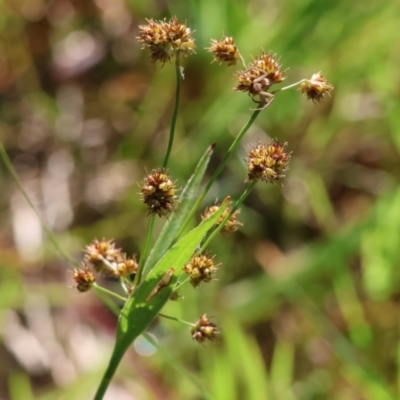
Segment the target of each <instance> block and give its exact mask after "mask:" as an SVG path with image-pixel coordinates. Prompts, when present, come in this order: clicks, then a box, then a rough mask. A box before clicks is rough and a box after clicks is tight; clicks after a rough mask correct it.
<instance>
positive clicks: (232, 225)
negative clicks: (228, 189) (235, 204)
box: [201, 204, 243, 235]
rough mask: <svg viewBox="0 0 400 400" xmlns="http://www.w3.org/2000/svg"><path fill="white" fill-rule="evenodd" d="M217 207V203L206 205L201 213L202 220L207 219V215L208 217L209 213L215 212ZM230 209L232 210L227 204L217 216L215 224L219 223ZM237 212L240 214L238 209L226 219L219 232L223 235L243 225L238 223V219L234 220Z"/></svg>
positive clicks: (237, 214)
mask: <svg viewBox="0 0 400 400" xmlns="http://www.w3.org/2000/svg"><path fill="white" fill-rule="evenodd" d="M219 207H220V206H218V205H217V204H215V205H213V206H211V207H207V208H206V209H205V211H204V213H203V215H202V216H201V218H202V219H203V220H204V219H207V218H208V217H210V216H211V215H213V214H214V213H216V212H217V211H218V210H219ZM231 210H232V207H231V206H228V207H227V208H226V209H225V211H224V212H223V213H222V214H221V216H220V217H219V218H218V221H217V225H219V224H221V222H222V221H223V220H224V219H225V218H226V217H227V216H228V214H229V213H230V212H231ZM239 214H240V210H237V211H235V212H234V213H233V214H232V215H231V216H230V217H229V219H228V220H227V221H226V223H225V225H224V227H223V228H222V229H221V233H222V234H223V235H227V234H229V233H233V232H236V231H237V230H238V227H239V226H242V225H243V224H242V223H240V222H239V221H237V220H236V218H237V217H238V216H239Z"/></svg>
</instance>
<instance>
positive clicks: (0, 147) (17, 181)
mask: <svg viewBox="0 0 400 400" xmlns="http://www.w3.org/2000/svg"><path fill="white" fill-rule="evenodd" d="M0 157H1V158H2V160H3V162H4V165H5V166H6V168H7V170H8V172H9V173H10V175H11V177H12V179H13V181H14V183H15V185H16V186H17V188H18V189H19V191H20V192H21V194H22V196H23V197H24V199H25V201H26V202H27V203H28V205H29V207H30V208H31V209H32V211H33V212H34V213H35V214H36V216H37V218H38V220H39V222H40V225H41V226H42V229H43V230H44V231H45V233H46V235H47V237H48V238H49V241H50V242H51V244H52V245H53V247H54V248H55V249H56V251H57V252H58V253H59V254H60V256H61V257H62V258H63V259H64V260H66V261H67V262H68V263H70V264H72V265H74V266H75V267H77V268H80V265H79V263H78V262H77V261H75V260H74V259H73V258H71V257H70V256H69V255H68V254H67V253H66V252H65V251H64V250H63V249H62V248H61V246H60V245H59V244H58V242H57V239H56V238H55V236H54V233H53V232H52V231H51V230H50V229H49V228H48V227H47V225H46V224H45V223H44V222H43V220H42V218H41V217H40V215H39V213H38V212H37V210H36V208H35V206H34V205H33V203H32V201H31V199H30V198H29V196H28V194H27V193H26V191H25V189H24V187H23V186H22V182H21V180H20V179H19V177H18V174H17V171H16V170H15V168H14V166H13V165H12V162H11V160H10V158H9V157H8V154H7V152H6V150H5V148H4V146H3V143H1V142H0Z"/></svg>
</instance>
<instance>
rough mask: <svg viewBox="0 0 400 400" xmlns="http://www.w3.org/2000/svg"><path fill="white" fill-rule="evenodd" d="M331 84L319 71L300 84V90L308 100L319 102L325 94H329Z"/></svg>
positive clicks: (331, 88)
mask: <svg viewBox="0 0 400 400" xmlns="http://www.w3.org/2000/svg"><path fill="white" fill-rule="evenodd" d="M332 90H333V86H332V85H331V84H330V83H328V82H327V80H326V79H325V78H324V77H323V76H322V75H321V73H320V72H318V73H316V74H314V75H313V76H312V77H311V79H310V80H306V81H304V82H302V83H301V84H300V91H301V93H302V94H303V95H306V96H307V98H308V99H309V100H312V101H313V102H314V103H315V102H320V101H321V100H322V99H323V97H324V96H325V95H326V94H327V95H329V96H330V94H331V92H332Z"/></svg>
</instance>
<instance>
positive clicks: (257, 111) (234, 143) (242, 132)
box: [177, 110, 261, 237]
mask: <svg viewBox="0 0 400 400" xmlns="http://www.w3.org/2000/svg"><path fill="white" fill-rule="evenodd" d="M260 111H261V110H255V111H254V112H253V114H252V115H251V117H250V118H249V120H248V121H247V123H246V125H245V126H244V127H243V128H242V130H241V131H240V132H239V134H238V135H237V136H236V138H235V140H234V141H233V143H232V144H231V147H229V150H228V152H227V153H226V154H225V157H224V159H223V160H222V161H221V163H220V164H219V166H218V168H217V169H216V170H215V172H214V174H213V176H212V177H211V179H210V181H209V182H208V184H207V186H206V187H205V189H204V190H203V192H202V193H201V195H200V197H199V198H198V199H197V201H196V203H195V204H194V206H193V207H192V209H191V210H190V213H189V215H188V216H187V217H186V219H185V221H184V223H183V224H182V227H181V229H180V231H179V233H178V236H177V237H180V236H181V235H182V233H183V232H184V230H185V228H186V225H187V224H188V223H189V221H190V220H191V218H192V217H193V215H194V213H195V212H196V210H197V209H198V207H199V205H200V204H201V202H202V201H203V200H204V197H205V196H206V195H207V193H208V191H209V190H210V188H211V186H212V185H213V183H214V182H215V180H216V179H217V178H218V176H219V174H220V173H221V171H222V169H223V168H224V167H225V164H226V163H227V161H228V160H229V157H230V156H231V155H232V153H233V152H234V151H235V150H236V148H237V147H238V145H239V143H240V141H241V140H242V138H243V136H244V135H245V133H246V132H247V131H248V130H249V128H250V127H251V125H252V124H253V122H254V121H255V119H256V118H257V116H258V114H259V113H260Z"/></svg>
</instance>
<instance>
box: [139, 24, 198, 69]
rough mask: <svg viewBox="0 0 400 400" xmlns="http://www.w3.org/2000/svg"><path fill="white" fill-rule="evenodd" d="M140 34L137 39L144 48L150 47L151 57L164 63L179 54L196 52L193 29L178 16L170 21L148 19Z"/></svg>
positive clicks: (141, 26)
mask: <svg viewBox="0 0 400 400" xmlns="http://www.w3.org/2000/svg"><path fill="white" fill-rule="evenodd" d="M139 31H140V35H139V36H138V37H137V40H138V41H139V42H140V43H142V44H143V48H149V49H150V59H151V60H152V61H153V62H155V61H161V62H162V63H163V64H164V63H165V62H166V61H169V60H170V59H171V58H172V57H174V56H177V55H179V54H183V55H187V54H190V53H194V50H195V47H196V46H195V44H194V39H193V38H192V34H193V32H192V30H191V29H190V28H188V27H187V26H186V25H185V24H181V23H180V22H179V21H178V19H177V18H176V17H173V18H171V19H170V20H169V21H166V20H165V19H164V20H163V21H154V20H153V19H148V20H147V25H140V26H139Z"/></svg>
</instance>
